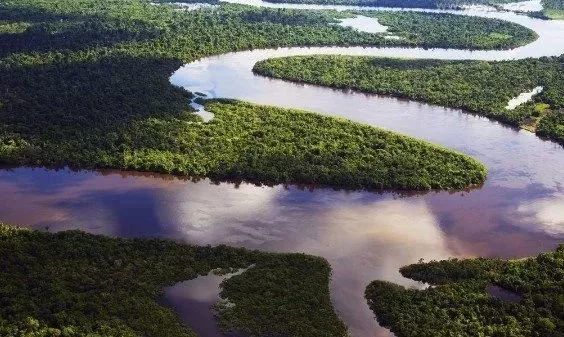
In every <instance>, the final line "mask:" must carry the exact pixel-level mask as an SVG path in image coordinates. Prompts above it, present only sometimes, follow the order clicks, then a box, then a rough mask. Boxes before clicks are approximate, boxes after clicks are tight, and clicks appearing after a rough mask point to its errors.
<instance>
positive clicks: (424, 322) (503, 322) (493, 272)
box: [366, 245, 564, 337]
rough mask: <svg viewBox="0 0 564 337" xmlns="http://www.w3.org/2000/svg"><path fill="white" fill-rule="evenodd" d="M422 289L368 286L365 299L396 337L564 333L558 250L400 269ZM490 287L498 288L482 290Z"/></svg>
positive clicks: (563, 251) (563, 249)
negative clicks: (519, 257)
mask: <svg viewBox="0 0 564 337" xmlns="http://www.w3.org/2000/svg"><path fill="white" fill-rule="evenodd" d="M400 272H401V273H402V275H404V276H405V277H408V278H411V279H414V280H417V281H422V282H426V283H429V284H431V285H434V287H430V288H427V289H425V290H414V289H406V288H404V287H401V286H398V285H396V284H393V283H389V282H383V281H374V282H372V283H371V284H370V285H369V286H368V287H367V289H366V298H367V300H368V303H369V305H370V308H371V309H372V310H373V311H374V313H375V314H376V316H377V317H378V321H379V322H380V323H381V324H382V325H384V326H387V327H390V328H391V330H392V331H393V332H394V333H395V335H396V336H398V337H410V336H413V337H442V336H453V335H456V336H531V337H556V336H562V331H564V316H563V315H562V294H564V283H563V282H562V280H563V279H564V245H562V246H560V247H559V248H558V249H557V250H556V251H554V252H550V253H544V254H540V255H539V256H537V257H534V258H528V259H523V260H516V261H506V260H496V259H473V260H456V259H454V260H447V261H439V262H436V261H433V262H429V263H418V264H414V265H409V266H406V267H403V268H401V269H400ZM492 285H495V286H496V287H498V288H497V289H499V288H501V289H499V290H498V291H497V294H496V293H495V292H493V293H492V291H490V294H488V292H487V291H486V289H487V288H491V287H492Z"/></svg>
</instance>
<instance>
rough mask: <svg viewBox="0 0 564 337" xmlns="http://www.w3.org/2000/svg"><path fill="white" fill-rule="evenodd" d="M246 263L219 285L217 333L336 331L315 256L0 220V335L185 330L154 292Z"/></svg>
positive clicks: (111, 335)
mask: <svg viewBox="0 0 564 337" xmlns="http://www.w3.org/2000/svg"><path fill="white" fill-rule="evenodd" d="M250 265H254V267H252V268H250V269H248V270H247V271H245V272H244V273H242V274H241V275H238V276H236V277H234V278H232V279H228V280H226V281H224V283H223V291H222V293H221V296H223V297H224V298H226V299H228V300H229V301H230V302H231V303H233V304H235V306H234V307H233V308H232V309H230V311H228V312H227V311H226V312H222V313H221V314H220V320H221V323H222V324H223V327H224V328H225V329H226V330H233V329H235V330H240V331H245V332H246V333H248V334H249V335H251V336H258V335H272V336H275V335H276V336H278V335H281V336H303V337H314V336H319V335H323V336H335V337H344V336H346V328H345V326H344V324H343V323H342V322H341V321H340V320H339V319H338V318H337V316H336V314H335V313H334V311H333V309H332V305H331V301H330V299H329V285H328V282H329V275H330V267H329V265H328V263H327V262H326V261H325V260H323V259H321V258H317V257H312V256H307V255H302V254H271V253H261V252H258V251H248V250H245V249H241V248H230V247H226V246H218V247H209V246H206V247H199V246H190V245H184V244H178V243H174V242H172V241H166V240H158V239H118V238H108V237H103V236H95V235H89V234H85V233H82V232H77V231H70V232H61V233H57V234H52V233H47V232H39V231H29V230H23V229H17V228H15V227H10V226H7V225H3V224H0V277H1V279H2V282H1V283H0V335H2V336H5V337H24V336H25V337H29V336H34V337H51V336H64V337H82V336H84V337H86V336H88V337H98V336H100V337H101V336H104V337H129V336H146V337H158V336H162V337H187V336H195V334H194V333H193V332H192V331H191V330H190V329H189V328H188V327H185V326H183V325H182V323H181V321H180V319H179V318H178V317H177V316H176V315H175V314H174V313H173V312H172V311H171V310H170V309H167V308H165V307H163V306H161V305H160V304H159V303H158V300H159V297H160V295H161V294H162V289H163V288H164V287H166V286H168V285H171V284H174V283H176V282H180V281H183V280H186V279H191V278H195V277H197V276H198V275H205V274H207V273H209V272H210V271H211V270H214V269H217V268H220V269H232V268H235V269H239V268H246V267H249V266H250ZM249 291H252V293H249ZM259 302H260V305H257V303H259ZM257 308H260V309H261V312H260V313H261V314H260V315H257V314H256V310H257Z"/></svg>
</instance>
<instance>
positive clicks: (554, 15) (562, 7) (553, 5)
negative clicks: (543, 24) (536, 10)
mask: <svg viewBox="0 0 564 337" xmlns="http://www.w3.org/2000/svg"><path fill="white" fill-rule="evenodd" d="M542 5H543V7H544V10H543V14H544V15H545V16H546V17H547V18H549V19H555V20H564V1H563V0H542Z"/></svg>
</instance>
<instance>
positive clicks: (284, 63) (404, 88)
mask: <svg viewBox="0 0 564 337" xmlns="http://www.w3.org/2000/svg"><path fill="white" fill-rule="evenodd" d="M254 71H255V72H257V73H260V74H262V75H265V76H271V77H276V78H283V79H288V80H292V81H300V82H307V83H312V84H319V85H324V86H330V87H336V88H350V89H355V90H360V91H363V92H370V93H378V94H386V95H393V96H396V97H406V98H409V99H414V100H420V101H425V102H430V103H433V104H438V105H443V106H448V107H455V108H462V109H465V110H468V111H471V112H474V113H478V114H480V115H484V116H487V117H490V118H493V119H495V120H499V121H502V122H505V123H508V124H510V125H514V126H518V127H523V128H525V129H528V130H530V131H533V132H536V133H537V134H538V135H539V136H542V137H547V138H550V139H552V140H554V141H557V142H560V143H562V144H564V56H561V57H550V58H541V59H525V60H516V61H498V62H488V61H443V60H402V59H391V58H373V57H351V56H321V55H320V56H305V57H288V58H278V59H270V60H265V61H262V62H259V63H257V64H256V65H255V67H254ZM538 86H540V87H542V88H543V91H542V92H541V93H540V94H538V95H536V96H534V97H533V100H532V101H531V102H527V103H525V104H522V105H520V106H518V107H517V108H515V109H508V108H507V105H508V102H509V101H510V100H511V99H512V98H514V97H517V96H518V95H519V94H521V93H524V92H529V91H531V90H532V89H534V88H535V87H538Z"/></svg>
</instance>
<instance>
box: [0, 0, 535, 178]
mask: <svg viewBox="0 0 564 337" xmlns="http://www.w3.org/2000/svg"><path fill="white" fill-rule="evenodd" d="M339 15H341V16H342V15H343V14H342V13H341V14H338V13H336V12H331V11H312V12H309V11H308V12H304V11H299V10H280V9H264V8H252V7H245V6H233V5H226V6H221V7H220V8H217V9H213V10H199V11H194V12H184V11H176V10H174V8H172V7H168V6H154V5H150V4H148V3H147V2H144V1H129V2H126V3H121V2H106V1H98V0H80V1H70V0H48V1H36V0H24V1H20V0H18V1H5V2H3V4H2V5H1V6H0V17H1V18H2V25H1V26H0V27H2V28H1V31H2V32H3V33H2V34H0V39H2V40H3V41H4V42H5V43H3V45H4V46H6V48H2V51H1V53H2V56H3V57H2V58H0V74H1V75H2V78H3V81H2V82H1V83H0V102H1V106H0V121H2V124H1V125H0V163H2V164H9V165H32V166H36V165H40V166H48V167H59V166H71V167H74V168H118V169H136V170H143V171H154V172H163V173H175V174H182V175H193V176H207V177H211V178H215V179H221V180H224V179H225V180H227V179H245V180H249V181H254V182H259V183H266V184H272V183H289V182H292V183H314V184H327V185H331V186H339V187H347V188H386V189H387V188H395V189H429V188H440V189H451V188H461V187H465V186H471V185H476V184H479V183H480V182H482V181H483V180H484V177H485V169H484V168H483V166H482V165H480V164H478V163H477V162H475V161H473V160H471V159H470V158H468V157H464V156H462V155H460V154H456V153H454V152H449V151H446V150H444V149H439V148H437V147H434V146H431V145H429V144H427V143H424V142H420V141H416V140H413V139H409V138H408V137H402V136H397V135H393V136H392V134H390V133H383V132H382V131H379V130H377V129H373V128H370V127H361V126H358V125H356V124H354V123H348V122H344V121H339V120H336V119H332V118H321V117H319V118H318V117H312V115H308V114H304V113H297V112H294V113H292V116H294V117H295V118H296V119H290V118H281V113H282V112H284V113H288V114H290V112H289V111H283V110H277V109H274V108H269V107H261V108H260V110H261V113H260V114H258V113H257V112H256V111H255V112H252V113H251V112H250V110H249V109H250V108H249V107H250V106H249V105H245V104H242V103H233V102H231V103H228V102H223V107H226V106H227V105H231V107H232V108H233V109H237V110H238V111H237V113H238V114H239V115H247V116H256V115H257V114H258V115H260V116H261V119H258V120H259V124H260V125H261V127H262V128H268V129H271V130H275V132H274V131H273V132H271V133H269V134H268V135H267V136H268V137H269V140H270V142H269V143H268V146H267V147H265V144H263V143H260V141H259V139H260V137H258V136H256V135H251V134H249V133H245V134H241V135H234V134H233V130H253V129H255V128H254V126H253V125H254V124H255V123H256V121H255V119H248V120H244V119H241V118H237V117H238V115H237V114H235V113H231V114H225V115H224V116H223V117H222V119H220V120H218V121H214V122H212V123H211V124H209V125H203V124H201V123H198V121H199V118H198V116H196V115H195V114H193V113H192V111H190V110H189V107H188V106H187V105H188V104H187V102H188V101H189V99H190V98H191V94H190V93H187V92H185V91H183V90H182V89H179V88H175V87H172V86H171V85H170V84H169V82H168V79H167V77H168V74H171V73H172V72H173V71H174V70H176V69H178V68H179V67H180V65H181V64H182V63H183V62H187V61H192V60H195V59H197V58H199V57H203V56H206V55H210V54H220V53H225V52H228V51H233V50H241V49H249V48H256V47H272V46H286V45H331V44H340V45H348V44H357V45H358V44H361V45H362V44H366V45H390V44H392V45H402V44H408V45H411V44H421V45H424V46H435V45H438V44H439V43H441V44H444V43H445V42H444V41H447V42H446V43H447V44H448V43H451V44H452V45H453V46H466V45H468V43H467V41H462V40H460V38H459V37H457V36H456V35H457V34H451V35H450V36H451V37H450V39H449V38H444V37H446V36H449V35H445V34H446V32H447V31H451V32H456V29H455V28H454V27H455V26H457V25H458V24H461V23H464V25H471V23H472V22H474V23H476V28H475V29H473V30H472V31H471V32H470V33H469V36H472V37H473V38H472V39H473V41H474V42H472V45H473V46H475V47H478V46H480V45H481V46H482V47H486V46H490V47H491V46H492V44H491V43H490V42H491V40H489V39H490V37H491V34H492V32H493V31H494V30H495V29H505V31H506V32H510V33H511V35H512V36H513V38H512V39H510V40H509V41H513V42H511V45H513V44H521V43H525V42H526V41H528V39H529V38H531V37H532V35H534V34H532V33H531V32H530V30H528V29H526V28H524V27H520V26H518V25H514V24H511V23H502V22H501V21H499V20H485V19H481V18H466V17H463V16H454V15H444V16H436V15H435V14H428V13H414V14H407V15H406V14H403V13H396V14H394V13H384V14H382V18H385V19H384V21H386V20H387V23H388V24H390V27H391V29H394V32H395V33H397V34H405V36H415V37H416V38H414V40H413V41H411V42H410V41H401V40H399V41H387V40H386V39H384V38H383V37H382V36H380V35H377V34H366V33H361V32H357V31H355V30H353V29H350V28H344V27H339V26H336V25H333V23H335V22H336V17H338V16H339ZM396 16H397V17H396ZM418 20H420V21H421V23H422V24H425V25H426V27H427V28H428V29H426V30H424V31H423V30H421V29H418V28H416V26H417V25H416V24H415V21H418ZM531 34H532V35H531ZM502 35H503V34H502ZM505 41H506V42H507V41H508V40H507V39H506V40H505ZM504 43H505V42H504ZM498 46H499V45H498ZM257 109H259V108H257V107H253V109H252V110H257ZM311 120H318V122H316V125H317V129H316V130H312V132H311V133H312V135H308V132H305V131H303V128H304V127H305V126H304V122H306V121H308V122H309V121H311ZM332 128H334V129H332ZM295 129H300V130H299V132H302V133H304V136H303V137H299V138H298V137H293V138H292V137H289V136H288V135H290V134H291V133H292V132H293V131H292V130H294V131H296V132H297V130H295ZM325 131H327V132H326V136H324V137H318V136H319V135H320V134H321V133H323V132H325ZM314 134H315V135H317V136H314ZM351 135H354V136H351ZM384 135H385V136H384ZM316 137H317V138H316ZM341 137H343V138H341ZM345 139H346V140H345ZM382 140H385V141H390V142H392V143H390V144H384V145H382V144H381V142H382ZM335 144H337V145H338V146H337V145H335ZM388 145H389V147H388V150H386V149H385V147H387V146H388ZM339 147H341V148H340V149H339ZM345 147H347V148H348V149H346V150H345V149H343V148H345ZM390 150H393V151H390ZM361 152H363V153H361ZM429 155H431V157H427V156H429ZM435 155H436V156H437V157H436V158H435V157H433V156H435ZM289 158H294V159H295V160H294V161H293V162H294V163H295V164H296V165H295V166H289V165H285V163H286V162H287V161H288V160H289ZM401 158H404V159H401ZM417 165H421V166H420V168H417ZM400 174H403V175H405V176H404V177H401V176H400ZM439 176H441V178H438V177H439Z"/></svg>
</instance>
